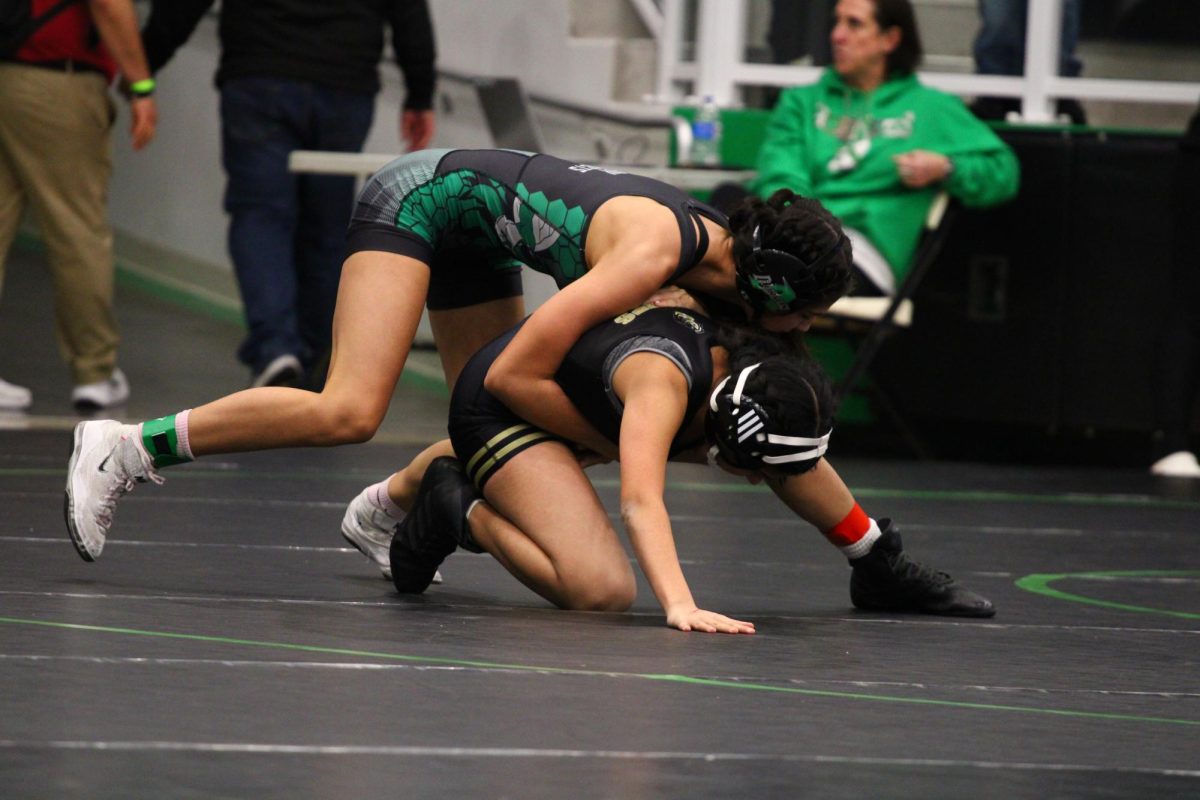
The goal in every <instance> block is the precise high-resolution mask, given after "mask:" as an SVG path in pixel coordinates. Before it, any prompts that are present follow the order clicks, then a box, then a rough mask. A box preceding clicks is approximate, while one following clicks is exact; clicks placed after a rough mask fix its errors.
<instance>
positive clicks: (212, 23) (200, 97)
mask: <svg viewBox="0 0 1200 800" xmlns="http://www.w3.org/2000/svg"><path fill="white" fill-rule="evenodd" d="M611 1H613V0H605V2H611ZM430 7H431V11H432V13H433V18H434V26H435V30H436V31H437V34H438V51H439V58H438V66H439V68H441V69H444V70H448V71H451V72H455V73H462V74H478V75H516V76H517V77H519V78H520V79H521V80H522V82H523V84H524V85H525V86H526V88H527V90H528V91H529V92H530V93H532V94H536V95H541V96H545V97H549V98H557V99H560V100H563V101H566V102H573V103H580V102H582V103H585V104H586V103H588V102H593V101H595V102H599V103H603V101H604V98H605V97H611V80H612V76H613V73H614V71H615V70H614V61H615V56H614V54H615V52H616V50H615V49H614V47H613V46H612V43H611V42H610V41H608V40H605V39H602V38H599V39H592V38H588V39H579V40H575V41H572V40H571V39H570V33H571V31H570V25H571V21H570V8H569V3H567V2H566V0H504V2H503V3H491V4H481V3H479V2H478V0H430ZM497 9H502V13H501V12H499V11H497ZM216 27H217V26H216V20H215V19H214V18H212V17H209V18H206V19H204V20H203V21H201V23H200V25H199V27H198V28H197V30H196V32H195V33H194V34H193V36H192V38H191V39H190V40H189V41H188V43H187V44H186V45H185V46H184V47H182V48H181V49H180V50H179V51H178V52H177V53H176V55H175V57H174V59H173V60H172V61H171V63H170V64H168V65H167V66H166V67H165V68H164V69H163V70H162V71H161V73H160V74H159V76H158V79H159V89H158V92H157V94H156V98H157V100H158V105H159V113H160V117H159V127H158V135H157V137H156V139H155V141H154V142H153V143H152V144H151V146H150V147H149V148H147V149H146V150H144V151H143V152H140V153H133V152H132V151H131V150H130V147H129V137H128V130H127V129H128V124H129V117H128V110H127V109H124V108H122V109H121V116H120V119H119V121H118V130H117V133H116V136H115V137H114V138H115V148H114V176H113V181H112V185H111V190H110V215H111V218H112V221H113V226H114V228H115V230H116V232H117V241H118V259H119V260H121V261H123V262H124V263H126V264H130V263H132V262H134V261H136V262H138V263H137V264H136V266H137V267H139V268H141V269H146V270H151V271H161V272H163V273H164V274H169V275H173V276H174V277H175V279H176V281H177V282H182V283H187V282H188V281H189V280H191V279H192V278H198V280H199V282H200V283H201V284H202V285H207V286H212V285H214V281H213V280H211V279H210V278H211V276H208V277H205V276H203V275H198V273H201V272H204V271H206V268H207V269H208V270H209V271H216V272H218V273H220V275H219V276H218V278H217V279H216V281H215V284H216V285H217V286H218V287H225V288H224V289H223V291H226V292H227V293H228V294H232V293H233V292H232V289H231V288H230V287H232V282H231V281H230V280H229V274H230V273H231V271H232V267H231V265H230V263H229V258H228V255H227V253H226V247H225V236H226V215H225V213H224V211H223V208H222V192H223V190H224V173H223V170H222V168H221V161H220V125H219V117H218V98H217V91H216V88H215V87H214V85H213V76H214V74H215V72H216V66H217V59H218V55H219V45H218V42H217V34H216ZM381 76H382V78H383V89H382V91H381V93H380V95H379V97H378V98H377V102H376V113H375V124H374V126H373V127H372V129H371V133H370V135H369V137H368V139H367V143H366V145H365V147H364V150H365V151H367V152H376V153H383V152H387V153H399V152H401V151H402V147H401V142H400V139H399V132H398V119H399V113H400V108H401V106H402V104H403V95H404V90H403V83H402V81H401V78H400V73H399V70H398V69H397V68H396V66H395V64H394V63H392V62H390V61H386V62H385V63H384V64H383V65H382V66H381ZM456 91H457V92H458V95H457V96H456ZM465 91H466V90H465V88H464V87H463V86H461V85H459V86H458V87H457V88H456V87H455V86H454V85H453V83H452V82H449V81H442V82H441V84H440V86H439V95H448V96H449V98H450V100H451V101H455V100H456V99H457V100H458V102H453V105H452V113H446V112H447V108H446V107H444V106H440V107H439V108H438V109H437V110H438V131H437V135H436V136H435V138H434V142H433V146H435V147H488V146H490V145H491V144H492V142H491V138H490V135H489V134H488V133H487V131H486V127H485V126H484V124H483V120H482V117H481V116H480V114H479V111H478V109H477V107H473V105H472V102H471V101H472V99H473V96H471V95H465V94H463V93H464V92H465ZM558 116H559V117H562V116H563V115H562V114H561V113H560V114H559V115H558ZM551 117H553V114H551ZM576 127H578V128H580V130H576V131H570V132H566V133H564V132H563V131H562V130H561V129H560V130H559V131H554V130H547V131H546V133H547V137H548V138H550V139H551V140H552V141H553V142H555V143H558V142H564V141H565V142H570V144H568V145H567V148H568V149H571V150H572V151H573V153H572V154H576V153H577V154H578V156H579V157H586V155H587V152H586V151H587V150H588V149H590V148H592V147H593V144H592V141H591V139H592V138H600V137H601V136H602V137H604V138H607V139H608V140H609V142H610V143H611V141H613V139H614V137H613V136H612V135H609V134H608V133H606V132H604V131H603V130H602V128H603V126H602V125H601V126H593V130H591V131H586V130H583V129H582V126H579V125H576ZM597 130H599V131H600V133H599V134H597V133H596V131H597ZM571 137H574V138H573V139H572V138H571ZM662 138H663V142H662V143H658V142H655V144H654V147H655V148H658V149H662V150H663V151H664V153H665V134H664V136H663V137H662ZM617 140H618V141H619V137H618V139H617ZM655 152H656V154H657V150H656V151H655ZM147 253H150V254H152V255H151V256H149V257H147V255H146V254H147ZM147 261H150V262H153V263H150V264H147V263H145V262H147ZM172 262H174V263H172ZM181 264H182V265H183V266H180V265H181ZM527 283H530V284H532V285H531V286H529V288H528V289H527V295H528V297H529V300H530V306H531V307H533V306H535V305H536V304H537V303H538V302H540V300H541V299H543V298H544V297H545V296H547V295H548V294H549V292H550V291H551V290H552V286H551V285H549V284H548V283H546V282H544V281H541V280H540V276H535V277H534V278H533V279H532V280H531V281H529V282H527Z"/></svg>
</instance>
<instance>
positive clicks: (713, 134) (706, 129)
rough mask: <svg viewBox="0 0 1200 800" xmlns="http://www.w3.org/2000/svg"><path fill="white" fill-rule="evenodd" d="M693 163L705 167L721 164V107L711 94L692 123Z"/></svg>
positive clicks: (707, 96) (707, 95) (706, 97)
mask: <svg viewBox="0 0 1200 800" xmlns="http://www.w3.org/2000/svg"><path fill="white" fill-rule="evenodd" d="M691 161H692V163H693V164H697V165H699V166H704V167H715V166H717V165H719V164H720V163H721V107H720V106H718V105H717V101H716V100H714V99H713V96H712V95H711V94H706V95H705V96H704V102H703V103H701V104H700V107H699V108H698V109H696V118H695V120H694V121H693V122H692V152H691Z"/></svg>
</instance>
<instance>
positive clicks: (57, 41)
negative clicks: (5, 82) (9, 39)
mask: <svg viewBox="0 0 1200 800" xmlns="http://www.w3.org/2000/svg"><path fill="white" fill-rule="evenodd" d="M55 2H56V0H32V5H33V9H32V12H31V13H32V15H33V17H34V18H35V19H36V18H37V17H39V16H41V15H42V14H44V13H45V12H46V11H47V10H48V9H49V8H50V6H52V5H54V3H55ZM14 57H15V58H16V60H17V61H24V62H25V63H28V64H37V63H40V62H46V61H66V60H71V61H78V62H81V63H84V64H88V65H91V66H93V67H95V68H96V69H99V70H100V71H101V72H103V73H104V75H105V77H107V78H108V80H110V81H111V80H112V79H113V76H114V75H116V73H117V65H116V64H115V63H114V62H113V60H112V57H111V56H109V54H108V51H107V50H105V49H104V45H103V44H101V42H100V36H99V34H98V33H97V32H96V26H95V25H94V24H93V23H92V15H91V13H90V12H89V11H88V8H87V6H86V5H84V4H83V3H82V2H80V3H75V4H73V5H71V6H68V7H67V8H65V9H63V10H62V11H60V12H59V13H58V15H57V16H56V17H54V19H52V20H50V21H49V22H47V23H46V24H45V25H43V26H42V27H40V28H38V29H37V31H36V32H34V34H33V36H31V37H30V38H29V40H28V41H27V42H25V44H23V45H21V47H20V48H19V49H18V50H17V52H16V54H15V56H14Z"/></svg>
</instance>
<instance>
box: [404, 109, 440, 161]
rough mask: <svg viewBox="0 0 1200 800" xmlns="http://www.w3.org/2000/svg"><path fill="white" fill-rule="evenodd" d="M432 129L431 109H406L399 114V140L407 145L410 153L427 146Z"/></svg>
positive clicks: (431, 137) (431, 136)
mask: <svg viewBox="0 0 1200 800" xmlns="http://www.w3.org/2000/svg"><path fill="white" fill-rule="evenodd" d="M434 127H435V126H434V119H433V110H432V109H427V110H425V111H416V110H414V109H410V108H406V109H403V110H402V111H401V112H400V138H401V139H402V140H403V141H404V142H405V143H406V144H407V147H408V152H410V153H411V152H412V151H413V150H424V149H425V148H426V147H428V146H429V142H430V141H432V140H433V129H434Z"/></svg>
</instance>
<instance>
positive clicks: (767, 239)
mask: <svg viewBox="0 0 1200 800" xmlns="http://www.w3.org/2000/svg"><path fill="white" fill-rule="evenodd" d="M729 227H730V231H731V233H732V235H733V258H734V261H736V262H737V264H738V267H739V269H742V268H743V267H745V268H746V269H748V270H752V267H751V266H750V265H751V264H753V255H752V254H753V252H754V231H755V229H756V228H757V229H758V232H759V240H760V245H761V246H762V247H763V248H770V249H772V250H782V251H784V252H786V253H789V254H791V255H794V256H796V257H797V258H799V259H800V260H801V261H803V262H804V263H806V264H811V265H813V269H810V270H805V272H804V273H803V274H802V275H799V276H796V280H792V281H790V282H791V283H792V290H793V291H795V292H796V298H797V299H796V302H795V304H794V305H795V307H796V308H808V307H812V306H822V305H828V304H829V303H832V302H833V301H834V300H837V299H838V298H839V297H841V296H843V295H845V294H846V293H847V292H849V291H850V289H851V288H852V286H853V282H854V277H853V275H854V273H853V265H854V262H853V258H852V256H851V251H850V240H849V239H846V238H845V236H844V234H843V233H842V224H841V222H840V221H838V219H837V217H835V216H834V215H833V214H831V213H829V210H828V209H826V208H825V206H823V205H821V203H820V201H818V200H814V199H812V198H809V197H800V196H799V195H797V194H796V193H795V192H793V191H792V190H790V189H780V190H779V191H777V192H775V193H774V194H773V195H771V196H770V197H769V198H767V199H766V200H762V199H761V198H758V197H753V196H751V197H747V198H746V199H745V200H743V201H742V202H741V203H740V204H739V205H738V206H737V207H736V208H734V209H733V212H732V213H731V214H730V215H729ZM839 239H840V240H841V241H842V243H841V245H840V246H839V245H838V241H839ZM835 247H837V248H838V250H839V252H838V253H836V254H835V255H834V256H833V257H831V258H822V256H824V255H825V254H826V253H828V252H829V251H830V250H831V249H832V248H835Z"/></svg>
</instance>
